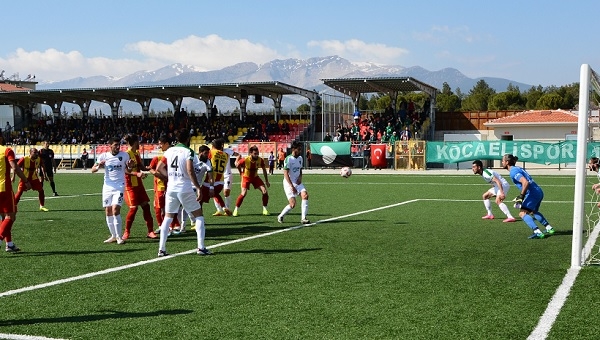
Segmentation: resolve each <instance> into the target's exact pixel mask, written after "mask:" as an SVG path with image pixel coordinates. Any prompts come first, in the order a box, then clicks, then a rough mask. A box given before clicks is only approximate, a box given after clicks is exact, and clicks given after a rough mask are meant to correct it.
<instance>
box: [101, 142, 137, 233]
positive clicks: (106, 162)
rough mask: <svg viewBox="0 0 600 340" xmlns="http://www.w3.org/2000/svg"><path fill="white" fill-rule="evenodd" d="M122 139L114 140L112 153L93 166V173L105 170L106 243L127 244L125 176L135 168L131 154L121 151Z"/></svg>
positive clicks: (103, 197)
mask: <svg viewBox="0 0 600 340" xmlns="http://www.w3.org/2000/svg"><path fill="white" fill-rule="evenodd" d="M120 147H121V139H119V138H112V139H111V141H110V152H105V153H103V154H100V156H98V159H97V160H96V163H95V164H94V166H92V173H95V172H98V170H99V169H100V168H101V167H103V168H104V185H103V186H102V207H103V208H104V211H105V212H106V224H107V225H108V230H109V232H110V237H109V238H108V239H106V240H105V241H104V243H112V242H117V244H123V243H125V240H123V234H122V231H123V220H122V218H121V205H123V194H124V192H125V174H129V173H130V171H131V169H132V167H133V160H131V159H129V154H127V152H125V151H120V150H119V149H120Z"/></svg>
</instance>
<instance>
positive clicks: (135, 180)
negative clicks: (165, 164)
mask: <svg viewBox="0 0 600 340" xmlns="http://www.w3.org/2000/svg"><path fill="white" fill-rule="evenodd" d="M125 140H126V141H127V143H128V144H129V150H127V153H128V154H129V159H131V160H133V161H134V162H135V165H134V166H133V168H132V170H131V174H126V175H125V203H127V205H128V206H129V212H128V213H127V217H126V219H125V232H124V233H123V239H124V240H126V239H128V238H129V233H130V232H131V226H132V225H133V221H134V220H135V214H136V213H137V210H138V206H141V207H142V212H143V216H144V221H146V228H147V229H148V231H147V234H146V236H147V237H148V238H158V236H157V235H156V234H155V233H154V219H153V218H152V212H150V204H149V203H150V198H149V197H148V193H147V192H146V188H144V181H143V179H144V178H146V177H147V176H148V174H147V173H146V172H144V171H149V170H150V169H149V168H148V167H146V166H145V165H144V162H143V161H142V158H141V157H140V153H139V151H138V150H139V148H140V141H139V138H138V136H137V135H136V134H130V135H128V136H127V137H126V138H125Z"/></svg>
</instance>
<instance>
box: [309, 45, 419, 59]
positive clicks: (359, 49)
mask: <svg viewBox="0 0 600 340" xmlns="http://www.w3.org/2000/svg"><path fill="white" fill-rule="evenodd" d="M308 47H309V48H310V47H315V48H317V49H319V52H317V54H318V55H323V54H325V55H334V54H335V55H339V56H340V57H343V58H345V59H348V60H350V61H369V62H375V63H382V64H397V63H398V62H399V58H401V57H402V56H405V55H406V54H408V53H409V52H408V50H406V49H403V48H399V47H391V46H386V45H385V44H370V43H366V42H364V41H361V40H357V39H351V40H346V41H339V40H321V41H317V40H313V41H309V42H308Z"/></svg>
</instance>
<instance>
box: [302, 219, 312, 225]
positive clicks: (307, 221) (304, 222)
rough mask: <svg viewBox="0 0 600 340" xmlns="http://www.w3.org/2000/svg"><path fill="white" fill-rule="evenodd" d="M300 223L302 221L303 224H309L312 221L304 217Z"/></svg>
mask: <svg viewBox="0 0 600 340" xmlns="http://www.w3.org/2000/svg"><path fill="white" fill-rule="evenodd" d="M300 223H302V224H309V223H310V221H309V220H308V219H306V218H303V219H302V220H300Z"/></svg>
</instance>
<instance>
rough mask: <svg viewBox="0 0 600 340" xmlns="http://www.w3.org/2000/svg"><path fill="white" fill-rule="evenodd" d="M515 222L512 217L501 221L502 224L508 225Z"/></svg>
mask: <svg viewBox="0 0 600 340" xmlns="http://www.w3.org/2000/svg"><path fill="white" fill-rule="evenodd" d="M516 221H517V220H515V218H514V217H508V218H506V219H504V220H502V222H504V223H510V222H516Z"/></svg>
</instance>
